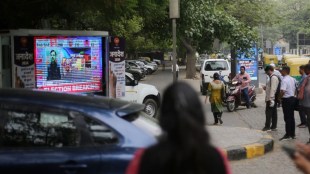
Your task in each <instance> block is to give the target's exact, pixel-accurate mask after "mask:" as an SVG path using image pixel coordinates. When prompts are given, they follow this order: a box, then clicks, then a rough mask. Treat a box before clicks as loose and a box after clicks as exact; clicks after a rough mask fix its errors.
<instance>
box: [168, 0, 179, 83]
mask: <svg viewBox="0 0 310 174" xmlns="http://www.w3.org/2000/svg"><path fill="white" fill-rule="evenodd" d="M179 6H180V3H179V0H170V1H169V16H170V19H172V40H173V53H172V54H173V55H172V56H173V57H172V58H173V59H172V70H173V83H175V82H176V81H177V76H176V64H177V51H176V43H177V36H176V33H177V24H176V19H177V18H180V10H179Z"/></svg>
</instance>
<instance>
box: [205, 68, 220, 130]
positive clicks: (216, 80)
mask: <svg viewBox="0 0 310 174" xmlns="http://www.w3.org/2000/svg"><path fill="white" fill-rule="evenodd" d="M222 90H224V83H223V81H221V80H220V75H219V74H218V73H214V74H213V81H212V82H210V83H209V85H208V92H207V94H206V99H205V103H207V101H208V93H209V96H210V97H209V101H210V103H211V111H212V113H213V116H214V125H217V124H218V122H220V124H223V121H222V114H223V104H222V103H223V100H222V98H223V96H222V95H223V92H222Z"/></svg>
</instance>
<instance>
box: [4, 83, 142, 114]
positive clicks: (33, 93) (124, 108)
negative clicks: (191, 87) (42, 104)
mask: <svg viewBox="0 0 310 174" xmlns="http://www.w3.org/2000/svg"><path fill="white" fill-rule="evenodd" d="M10 98H11V99H13V98H14V99H15V100H18V99H20V100H24V99H28V100H37V101H40V100H41V101H46V100H48V101H49V102H62V103H70V104H74V105H82V106H87V107H96V108H99V109H106V110H115V111H116V113H117V115H118V116H120V117H123V116H126V115H129V114H131V113H135V112H139V111H142V110H143V109H144V105H142V104H137V103H130V102H128V101H123V100H119V99H113V98H108V97H103V96H85V95H75V94H67V93H60V92H50V91H39V90H32V89H13V88H7V89H5V88H2V89H0V99H4V100H8V99H10Z"/></svg>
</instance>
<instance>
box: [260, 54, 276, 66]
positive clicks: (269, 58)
mask: <svg viewBox="0 0 310 174" xmlns="http://www.w3.org/2000/svg"><path fill="white" fill-rule="evenodd" d="M263 61H264V68H266V66H267V65H270V64H271V63H274V64H275V66H278V57H277V56H276V55H273V54H264V56H263Z"/></svg>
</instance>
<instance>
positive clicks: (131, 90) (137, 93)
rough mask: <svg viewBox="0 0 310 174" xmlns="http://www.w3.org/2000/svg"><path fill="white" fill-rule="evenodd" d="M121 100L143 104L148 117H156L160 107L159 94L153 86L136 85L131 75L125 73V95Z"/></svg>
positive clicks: (136, 82)
mask: <svg viewBox="0 0 310 174" xmlns="http://www.w3.org/2000/svg"><path fill="white" fill-rule="evenodd" d="M121 99H123V100H127V101H130V102H134V103H141V104H145V108H144V111H145V113H146V114H147V115H148V116H150V117H156V116H157V112H158V109H159V106H160V93H159V92H158V90H157V89H156V87H155V86H153V85H148V84H143V83H138V81H137V80H135V79H134V77H133V75H132V74H130V73H126V93H125V97H122V98H121Z"/></svg>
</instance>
